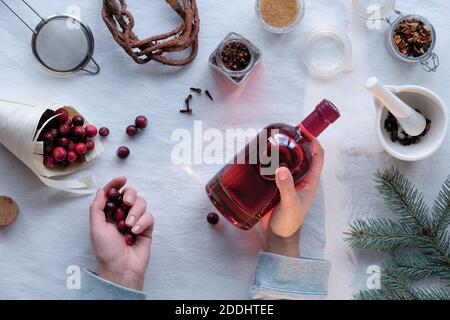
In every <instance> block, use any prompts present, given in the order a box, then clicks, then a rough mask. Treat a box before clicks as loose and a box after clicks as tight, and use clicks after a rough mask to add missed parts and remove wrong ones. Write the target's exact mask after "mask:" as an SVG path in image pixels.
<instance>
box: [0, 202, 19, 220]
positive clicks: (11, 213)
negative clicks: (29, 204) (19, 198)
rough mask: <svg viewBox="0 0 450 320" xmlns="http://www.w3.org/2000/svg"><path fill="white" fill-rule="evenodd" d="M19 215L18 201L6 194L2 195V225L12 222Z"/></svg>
mask: <svg viewBox="0 0 450 320" xmlns="http://www.w3.org/2000/svg"><path fill="white" fill-rule="evenodd" d="M16 217H17V203H16V202H15V201H14V200H13V199H11V198H9V197H5V196H0V226H7V225H9V224H11V223H12V222H13V221H14V220H15V219H16Z"/></svg>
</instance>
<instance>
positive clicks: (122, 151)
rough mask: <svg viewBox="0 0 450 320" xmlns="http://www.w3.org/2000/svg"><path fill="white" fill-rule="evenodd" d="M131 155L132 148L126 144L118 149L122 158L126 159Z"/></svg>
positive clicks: (118, 154)
mask: <svg viewBox="0 0 450 320" xmlns="http://www.w3.org/2000/svg"><path fill="white" fill-rule="evenodd" d="M129 155H130V149H128V148H127V147H125V146H121V147H119V148H118V149H117V156H118V157H119V158H120V159H126V158H128V156H129Z"/></svg>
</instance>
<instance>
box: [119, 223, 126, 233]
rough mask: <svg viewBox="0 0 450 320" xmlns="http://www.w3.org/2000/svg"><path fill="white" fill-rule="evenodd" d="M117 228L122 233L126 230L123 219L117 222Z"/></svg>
mask: <svg viewBox="0 0 450 320" xmlns="http://www.w3.org/2000/svg"><path fill="white" fill-rule="evenodd" d="M117 229H119V231H120V232H122V233H124V232H125V231H127V224H126V223H125V220H120V221H119V222H117Z"/></svg>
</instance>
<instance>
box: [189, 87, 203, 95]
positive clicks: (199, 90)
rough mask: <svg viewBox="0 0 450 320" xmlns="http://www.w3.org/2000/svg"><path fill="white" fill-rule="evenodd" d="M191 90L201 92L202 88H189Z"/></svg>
mask: <svg viewBox="0 0 450 320" xmlns="http://www.w3.org/2000/svg"><path fill="white" fill-rule="evenodd" d="M191 91H193V92H197V93H198V94H202V89H200V88H191Z"/></svg>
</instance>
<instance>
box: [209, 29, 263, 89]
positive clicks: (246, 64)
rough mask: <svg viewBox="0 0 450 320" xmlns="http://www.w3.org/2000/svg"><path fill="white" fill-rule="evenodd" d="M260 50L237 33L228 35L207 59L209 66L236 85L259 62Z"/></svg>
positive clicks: (244, 78) (243, 79)
mask: <svg viewBox="0 0 450 320" xmlns="http://www.w3.org/2000/svg"><path fill="white" fill-rule="evenodd" d="M261 57H262V54H261V50H260V49H258V48H257V47H256V46H255V45H254V44H252V43H251V42H250V41H249V40H247V39H246V38H244V37H243V36H241V35H240V34H237V33H234V32H232V33H230V34H228V35H227V36H226V37H225V39H223V41H222V42H221V43H220V44H219V46H218V47H217V48H216V49H215V50H214V51H213V52H212V54H211V55H210V57H209V63H210V65H211V66H212V67H213V68H214V69H215V70H217V71H219V72H220V73H221V74H223V75H224V76H225V77H226V78H227V79H228V80H230V81H231V82H232V83H234V84H236V85H240V84H242V83H243V82H244V81H245V80H246V79H247V77H248V76H249V75H250V73H251V72H252V71H253V69H254V68H255V67H256V65H257V64H258V63H259V62H260V61H261Z"/></svg>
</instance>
